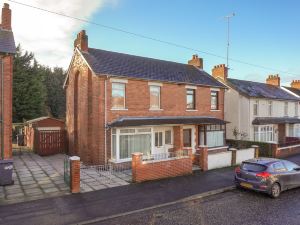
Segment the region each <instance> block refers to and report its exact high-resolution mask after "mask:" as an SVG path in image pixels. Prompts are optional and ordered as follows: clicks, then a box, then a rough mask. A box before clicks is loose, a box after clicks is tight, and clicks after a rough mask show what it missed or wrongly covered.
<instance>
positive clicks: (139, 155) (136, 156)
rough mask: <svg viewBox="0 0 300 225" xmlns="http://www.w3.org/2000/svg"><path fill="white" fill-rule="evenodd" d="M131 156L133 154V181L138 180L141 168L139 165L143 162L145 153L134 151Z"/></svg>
mask: <svg viewBox="0 0 300 225" xmlns="http://www.w3.org/2000/svg"><path fill="white" fill-rule="evenodd" d="M131 156H132V160H131V169H132V182H138V177H137V173H138V172H137V170H138V169H139V166H140V165H141V163H142V159H143V153H141V152H135V153H132V155H131Z"/></svg>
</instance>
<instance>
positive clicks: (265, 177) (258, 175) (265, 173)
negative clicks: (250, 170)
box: [256, 172, 271, 179]
mask: <svg viewBox="0 0 300 225" xmlns="http://www.w3.org/2000/svg"><path fill="white" fill-rule="evenodd" d="M256 176H257V177H261V178H264V179H267V178H269V177H270V176H271V174H270V173H268V172H261V173H257V174H256Z"/></svg>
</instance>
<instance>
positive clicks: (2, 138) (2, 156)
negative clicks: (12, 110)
mask: <svg viewBox="0 0 300 225" xmlns="http://www.w3.org/2000/svg"><path fill="white" fill-rule="evenodd" d="M3 72H4V68H3V58H1V120H0V122H1V159H2V160H3V159H4V116H3V114H4V110H3V109H4V102H3V101H4V96H3V95H4V90H3V88H4V80H3V79H4V75H3Z"/></svg>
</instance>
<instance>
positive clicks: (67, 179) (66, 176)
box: [64, 155, 71, 186]
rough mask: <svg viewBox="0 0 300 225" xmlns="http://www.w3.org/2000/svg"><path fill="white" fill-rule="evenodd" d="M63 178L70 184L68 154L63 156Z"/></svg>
mask: <svg viewBox="0 0 300 225" xmlns="http://www.w3.org/2000/svg"><path fill="white" fill-rule="evenodd" d="M64 180H65V182H66V184H67V185H68V186H70V181H71V180H70V157H69V156H68V155H66V156H65V158H64Z"/></svg>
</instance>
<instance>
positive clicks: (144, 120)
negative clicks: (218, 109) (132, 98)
mask: <svg viewBox="0 0 300 225" xmlns="http://www.w3.org/2000/svg"><path fill="white" fill-rule="evenodd" d="M226 123H227V122H226V121H224V120H221V119H218V118H215V117H207V116H161V117H120V118H119V119H117V120H115V121H113V122H112V123H110V124H109V127H130V126H147V125H163V124H170V125H174V124H180V125H182V124H189V125H191V124H220V125H223V124H226Z"/></svg>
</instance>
